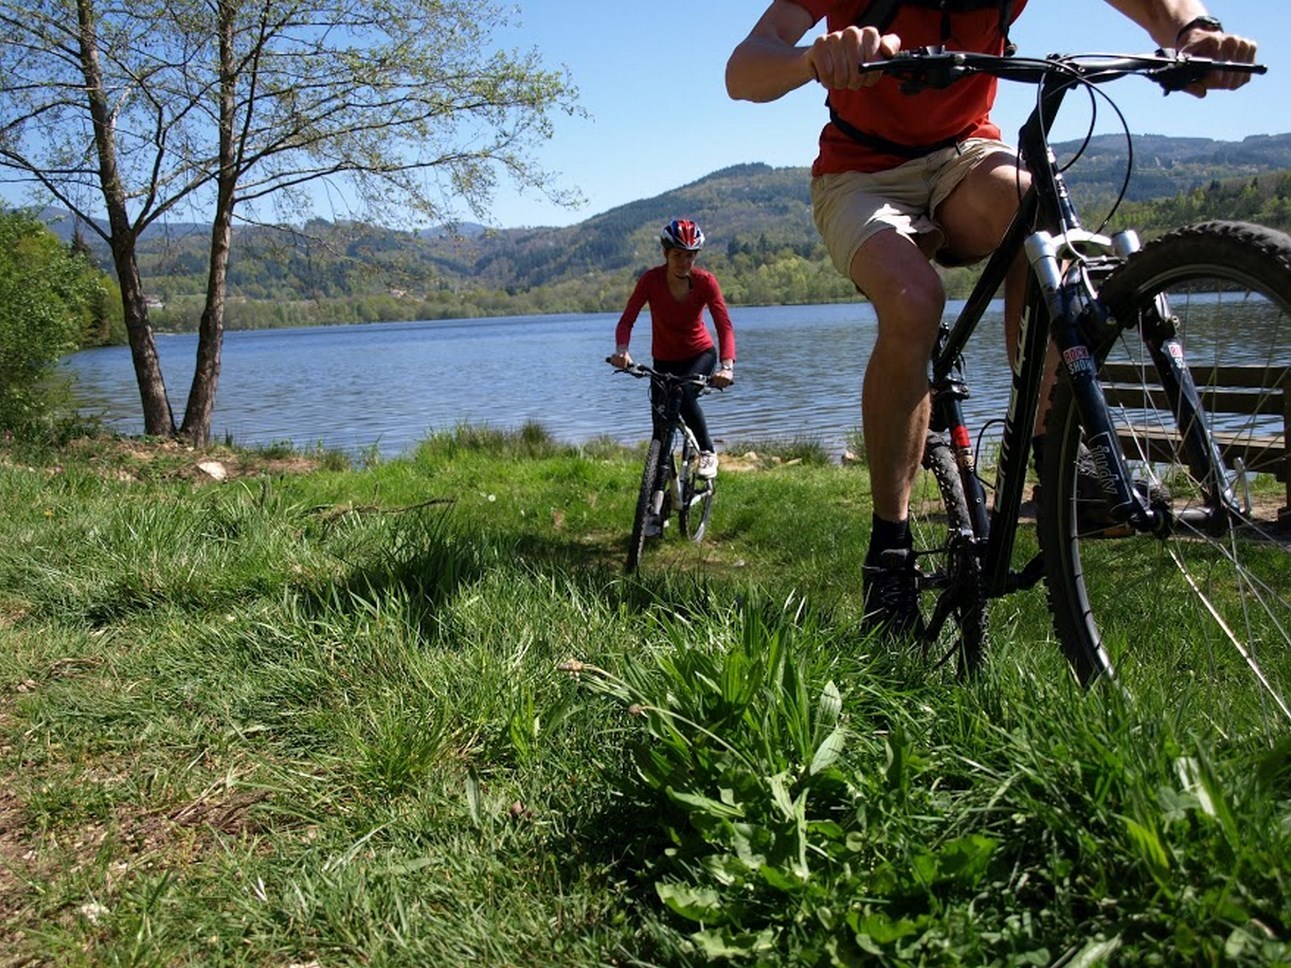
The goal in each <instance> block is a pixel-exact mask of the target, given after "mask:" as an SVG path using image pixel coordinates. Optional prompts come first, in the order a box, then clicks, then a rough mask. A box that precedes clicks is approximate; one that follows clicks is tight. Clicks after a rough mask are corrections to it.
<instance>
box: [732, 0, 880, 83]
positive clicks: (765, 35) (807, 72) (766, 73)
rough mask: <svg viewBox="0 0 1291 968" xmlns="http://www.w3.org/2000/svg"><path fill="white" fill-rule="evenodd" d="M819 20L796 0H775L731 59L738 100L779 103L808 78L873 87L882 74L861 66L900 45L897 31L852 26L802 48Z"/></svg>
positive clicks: (825, 35) (807, 80)
mask: <svg viewBox="0 0 1291 968" xmlns="http://www.w3.org/2000/svg"><path fill="white" fill-rule="evenodd" d="M815 22H816V21H815V18H814V17H813V16H812V15H811V14H810V13H808V12H807V10H806V9H805V8H803V7H800V6H798V4H796V3H794V2H793V0H772V2H771V6H769V7H767V9H766V12H764V13H763V14H762V17H761V19H760V20H758V22H757V24H755V25H754V27H753V30H751V31H750V32H749V35H748V36H747V37H745V38H744V40H742V41H740V43H739V46H737V47H736V48H735V50H734V51H733V52H732V53H731V57H730V60H728V61H727V62H726V92H727V93H728V94H729V95H730V96H731V97H733V98H735V99H736V100H738V101H774V100H775V99H776V98H779V97H783V96H784V95H785V94H788V93H789V92H790V91H792V90H795V89H797V88H799V87H802V86H803V85H804V84H806V83H808V82H809V81H818V82H819V83H820V84H821V85H822V86H823V87H825V88H827V89H829V90H841V89H843V88H858V87H863V86H869V85H871V84H873V83H875V82H876V81H877V80H878V75H877V74H864V75H863V74H861V73H859V71H858V70H857V68H858V67H859V66H860V65H861V64H863V63H864V62H865V61H868V60H875V59H876V58H881V57H891V56H892V55H893V54H895V53H896V52H897V51H898V50H900V49H901V41H900V39H899V38H898V37H897V36H896V35H895V34H884V35H882V36H880V35H879V32H878V31H877V30H876V29H875V28H873V27H866V28H864V29H861V28H859V27H848V28H847V29H846V30H839V31H835V32H833V33H828V34H824V35H822V36H820V37H817V38H816V39H815V41H814V42H813V43H812V44H811V46H809V47H798V46H797V43H798V41H800V40H801V39H802V37H803V35H804V34H806V33H807V31H808V30H810V29H811V27H812V25H813V24H814V23H815Z"/></svg>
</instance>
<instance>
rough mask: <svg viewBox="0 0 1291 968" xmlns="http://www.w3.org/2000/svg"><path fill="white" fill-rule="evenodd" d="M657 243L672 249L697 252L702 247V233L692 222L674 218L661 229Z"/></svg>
mask: <svg viewBox="0 0 1291 968" xmlns="http://www.w3.org/2000/svg"><path fill="white" fill-rule="evenodd" d="M659 241H660V242H662V243H663V244H664V245H666V246H668V247H669V248H672V249H685V250H686V251H687V252H698V251H699V250H700V249H702V248H703V247H704V233H703V231H702V230H701V229H700V227H699V226H698V225H696V224H695V223H694V222H691V221H689V220H687V219H684V218H675V219H673V220H672V221H671V222H669V223H668V224H667V225H665V226H664V227H663V231H662V232H660V233H659Z"/></svg>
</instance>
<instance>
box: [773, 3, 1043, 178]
mask: <svg viewBox="0 0 1291 968" xmlns="http://www.w3.org/2000/svg"><path fill="white" fill-rule="evenodd" d="M793 2H795V3H797V4H798V5H799V6H800V7H802V8H803V9H804V10H806V11H807V12H808V13H810V14H811V15H812V16H813V17H815V18H816V20H817V21H819V20H820V19H821V18H822V17H823V18H825V21H826V26H827V28H828V29H829V30H830V31H834V30H842V29H844V28H845V27H849V26H851V25H852V24H853V23H855V22H856V19H857V18H858V17H859V16H860V15H861V14H862V13H863V12H864V11H865V9H866V8H867V7H868V6H869V4H870V0H793ZM1025 6H1026V0H1015V2H1014V5H1013V17H1014V19H1016V18H1017V15H1018V14H1020V13H1021V12H1022V8H1023V7H1025ZM950 26H951V33H950V36H949V37H944V36H943V35H942V13H941V11H940V10H935V9H931V8H928V7H921V6H913V5H909V4H898V6H897V11H896V16H895V17H894V18H893V20H892V23H891V24H890V25H889V26H888V27H887V29H886V31H885V32H886V33H892V34H896V35H897V36H898V37H900V38H901V47H902V49H904V50H909V49H911V48H914V47H926V46H929V45H933V44H942V43H944V44H945V45H946V47H947V48H948V49H951V50H967V51H977V52H980V53H987V54H999V53H1002V52H1003V50H1004V35H1003V33H1002V32H1001V31H1000V10H999V7H998V6H991V7H986V8H984V9H982V10H974V11H970V12H967V13H954V14H951V15H950ZM995 88H996V81H995V78H993V77H987V76H985V75H978V76H975V77H970V78H967V79H965V80H962V81H957V82H956V83H954V84H952V85H950V86H949V87H947V88H943V89H941V90H933V89H930V90H926V91H919V92H917V93H914V94H904V93H902V91H901V82H900V81H898V80H896V79H895V78H891V77H883V78H880V80H879V82H878V83H877V84H875V85H874V86H873V87H865V88H861V89H859V90H856V91H848V90H842V91H830V92H829V100H830V103H831V104H832V105H833V107H834V110H835V111H836V112H837V113H838V115H839V116H840V117H841V118H842V119H843V120H844V121H846V122H847V123H848V124H850V125H851V126H852V127H854V128H858V129H860V130H861V131H862V132H865V133H867V134H875V135H878V136H879V137H881V138H884V139H886V140H888V141H893V142H896V143H897V144H901V145H912V146H914V145H927V144H933V143H935V142H938V141H941V140H943V139H945V138H951V137H959V138H998V137H999V136H1000V129H999V128H997V127H996V126H995V124H994V123H993V122H992V121H991V119H990V113H991V106H992V105H993V104H994V103H995ZM909 160H910V159H909V158H906V157H903V156H900V155H891V154H884V153H883V152H881V151H880V150H878V149H876V148H872V147H869V146H867V145H863V144H861V143H860V142H858V141H856V140H855V139H853V138H850V137H848V136H847V135H845V134H844V133H843V132H842V131H839V130H838V128H836V127H835V126H834V125H833V124H832V123H831V124H827V125H825V127H824V129H823V130H822V131H821V133H820V154H819V155H818V156H817V158H816V161H815V163H814V164H813V165H812V169H811V170H812V174H813V175H821V174H825V173H832V172H842V171H885V170H886V169H888V168H895V167H896V166H897V165H900V164H903V163H904V162H906V161H909Z"/></svg>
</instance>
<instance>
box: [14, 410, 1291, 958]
mask: <svg viewBox="0 0 1291 968" xmlns="http://www.w3.org/2000/svg"><path fill="white" fill-rule="evenodd" d="M58 460H59V461H60V463H58V464H54V463H51V462H38V461H34V460H15V459H8V460H0V502H2V506H3V507H4V508H5V511H6V513H5V514H4V515H3V516H0V761H2V762H3V768H4V770H5V775H6V777H7V782H6V784H5V789H4V792H3V794H0V818H3V820H4V823H3V825H2V827H3V830H2V832H0V919H2V920H0V950H4V951H6V952H7V957H8V958H10V959H12V960H13V962H14V963H16V964H17V963H24V960H30V961H33V962H35V963H57V964H116V963H126V964H255V965H269V964H274V965H283V964H301V965H305V964H319V965H331V964H406V965H429V964H487V965H499V964H513V965H600V964H640V965H647V964H648V965H662V964H669V965H682V964H700V963H708V962H719V963H736V964H812V965H816V964H819V965H825V964H858V963H870V962H873V963H885V964H894V965H895V964H945V965H951V964H956V965H958V964H971V965H987V964H1001V965H1016V964H1067V965H1074V964H1098V963H1110V964H1129V965H1135V964H1276V963H1282V962H1285V961H1286V960H1287V959H1288V958H1291V952H1288V949H1287V944H1286V938H1287V931H1288V924H1289V923H1291V910H1289V909H1288V903H1287V900H1286V897H1287V890H1286V884H1285V883H1284V881H1285V878H1286V871H1287V870H1288V869H1289V866H1288V850H1287V840H1288V832H1289V831H1291V824H1289V823H1288V812H1287V804H1288V803H1291V760H1289V759H1288V755H1287V754H1288V749H1289V747H1288V745H1287V743H1286V742H1285V739H1283V738H1280V737H1279V736H1278V735H1276V734H1274V735H1272V736H1269V735H1261V736H1258V737H1257V736H1252V735H1250V734H1241V735H1240V736H1239V735H1236V734H1231V733H1227V732H1226V731H1225V730H1223V729H1222V710H1218V711H1216V710H1208V711H1207V712H1208V713H1209V715H1206V716H1200V715H1194V714H1193V713H1192V712H1191V711H1190V710H1189V709H1188V708H1187V707H1182V706H1180V705H1179V704H1177V703H1175V702H1174V701H1173V693H1172V687H1171V683H1170V682H1169V678H1168V675H1167V672H1168V670H1164V671H1163V672H1162V674H1161V675H1160V677H1159V679H1153V678H1152V677H1151V676H1145V677H1144V679H1143V681H1142V683H1141V684H1140V685H1138V686H1137V687H1136V689H1135V690H1134V694H1133V696H1132V698H1131V699H1128V700H1127V699H1126V698H1125V697H1124V696H1123V695H1122V694H1120V693H1119V692H1116V691H1112V690H1098V691H1094V692H1092V693H1082V692H1080V691H1079V690H1077V689H1076V688H1075V687H1074V686H1073V685H1072V684H1071V683H1070V679H1069V677H1068V676H1067V675H1066V673H1065V670H1064V669H1063V667H1062V664H1061V661H1060V659H1059V656H1058V655H1057V648H1056V646H1055V645H1054V644H1053V641H1052V634H1051V632H1050V630H1049V628H1048V625H1047V618H1046V614H1047V613H1046V611H1045V608H1044V603H1043V600H1042V597H1041V595H1040V594H1039V592H1032V593H1026V594H1023V595H1019V596H1015V597H1013V598H1009V599H1006V600H1004V601H1002V602H1001V603H999V605H998V606H997V608H996V612H995V627H994V628H993V646H994V652H993V655H992V659H991V662H990V665H989V668H988V670H987V673H986V675H984V676H983V677H982V678H981V679H980V680H978V681H974V682H972V683H967V684H965V683H959V682H956V681H954V680H953V678H951V677H950V676H949V674H948V672H947V671H946V670H945V669H943V668H938V667H935V666H934V665H933V663H932V661H931V660H930V659H925V658H922V657H920V656H917V655H910V654H905V653H903V652H894V651H893V650H892V649H891V648H890V647H888V646H885V645H883V644H881V643H876V642H873V641H869V640H866V639H865V638H863V637H862V636H860V635H859V634H858V633H857V632H856V624H857V618H858V615H857V605H858V602H857V592H858V575H859V566H860V553H861V551H862V549H863V545H864V540H865V530H866V528H867V526H868V520H869V515H868V504H867V490H868V484H867V482H866V478H865V475H864V472H863V471H862V470H860V469H859V468H854V467H849V468H840V467H837V466H828V465H825V464H822V463H813V462H803V463H800V464H793V465H790V466H784V465H780V466H776V467H768V468H766V469H763V470H758V471H755V472H748V473H734V472H731V473H728V472H726V471H724V472H723V474H722V476H721V477H720V478H719V495H718V501H717V504H716V505H715V509H714V518H713V524H712V528H711V531H710V535H709V537H708V538H707V539H706V541H705V542H704V543H703V544H701V545H694V544H690V543H685V542H681V541H675V540H674V541H669V542H665V543H663V544H662V545H661V546H659V547H658V548H655V549H652V550H651V551H650V552H649V553H648V555H647V559H646V563H645V566H644V567H643V569H642V573H641V575H640V576H638V577H634V578H627V577H625V576H624V575H623V574H622V573H621V571H620V569H619V565H620V562H621V559H622V549H623V543H624V541H625V539H626V532H627V529H628V525H629V524H630V515H631V513H632V507H633V505H634V501H635V496H636V494H635V492H636V484H637V479H638V475H639V457H638V456H637V455H635V454H633V453H628V452H624V451H622V450H621V449H616V448H614V447H612V446H610V445H609V444H607V443H605V442H600V443H598V444H595V445H591V446H588V447H584V448H575V447H569V446H565V445H561V444H559V443H557V442H554V441H552V440H550V439H549V438H548V437H547V436H546V434H545V433H543V432H542V431H541V428H536V427H530V428H525V429H524V430H522V431H520V432H514V433H512V432H506V431H494V430H489V429H487V428H460V429H458V430H456V431H454V432H452V433H449V434H445V435H441V436H438V437H435V438H433V439H431V440H429V441H427V442H426V443H425V444H424V445H423V446H422V447H421V448H419V449H418V450H417V451H416V453H414V454H413V455H411V456H410V457H409V458H408V459H406V460H399V461H392V462H384V463H382V462H377V463H375V464H374V465H373V466H371V467H367V468H363V469H358V470H344V469H339V468H337V467H335V466H334V465H333V466H332V468H331V469H329V470H320V471H317V472H315V473H312V474H304V475H288V474H280V475H273V474H263V475H259V476H254V477H244V478H241V479H238V480H234V481H229V482H226V483H224V484H215V483H195V482H194V480H193V479H192V478H191V476H190V475H187V474H186V473H185V472H184V467H183V460H184V458H182V456H181V457H178V458H176V460H175V461H174V463H173V464H170V465H166V466H158V467H154V468H153V470H152V471H151V472H150V473H149V474H146V475H140V474H131V475H128V477H129V479H126V478H124V477H122V476H120V475H117V474H115V473H111V472H107V473H105V466H104V465H105V460H104V459H102V458H97V457H96V458H95V459H94V460H93V461H91V460H78V459H76V458H74V457H72V456H70V455H68V454H64V455H63V456H62V457H61V458H58ZM109 471H110V468H109ZM1144 637H1145V638H1146V639H1150V638H1152V636H1151V630H1150V629H1145V630H1144ZM1147 665H1149V666H1150V664H1147ZM1240 687H1241V686H1239V685H1235V686H1234V688H1240Z"/></svg>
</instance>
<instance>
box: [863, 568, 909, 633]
mask: <svg viewBox="0 0 1291 968" xmlns="http://www.w3.org/2000/svg"><path fill="white" fill-rule="evenodd" d="M880 558H881V563H880V564H878V565H865V566H864V567H863V568H862V569H861V602H862V607H863V608H864V614H863V615H862V616H861V632H862V633H864V634H865V635H867V636H871V635H873V636H879V635H881V636H884V637H887V638H893V639H906V640H909V641H914V640H915V639H917V638H918V637H919V635H920V634H922V632H923V628H924V624H923V616H922V615H920V614H919V586H918V572H917V571H916V570H915V566H914V561H915V559H914V552H913V551H910V550H908V549H893V550H889V551H885V552H883V554H882V555H881V556H880Z"/></svg>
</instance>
